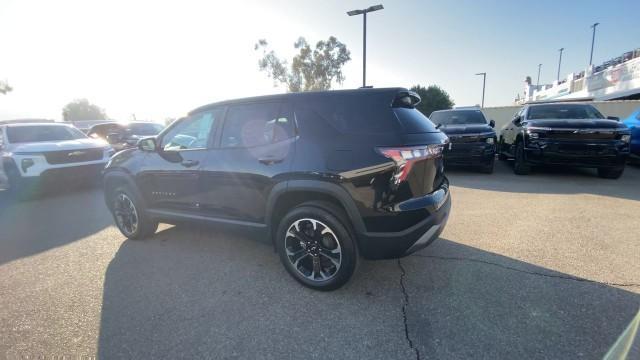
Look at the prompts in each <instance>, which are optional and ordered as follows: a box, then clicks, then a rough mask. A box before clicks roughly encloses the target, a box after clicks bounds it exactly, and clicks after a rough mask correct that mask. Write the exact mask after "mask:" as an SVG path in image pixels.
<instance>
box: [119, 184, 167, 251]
mask: <svg viewBox="0 0 640 360" xmlns="http://www.w3.org/2000/svg"><path fill="white" fill-rule="evenodd" d="M111 212H112V213H113V218H114V220H115V221H116V225H117V226H118V229H119V230H120V232H121V233H122V235H124V236H126V237H127V238H129V239H134V240H137V239H144V238H147V237H150V236H152V235H153V234H155V232H156V230H157V229H158V222H157V221H155V220H153V219H151V218H149V216H147V215H146V213H145V211H144V207H143V206H142V204H141V202H140V201H139V200H138V199H137V198H136V197H135V196H134V195H133V194H132V193H131V192H130V191H129V190H128V189H126V188H124V187H121V188H117V189H115V190H114V191H113V192H112V194H111Z"/></svg>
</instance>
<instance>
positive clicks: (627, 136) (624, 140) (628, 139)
mask: <svg viewBox="0 0 640 360" xmlns="http://www.w3.org/2000/svg"><path fill="white" fill-rule="evenodd" d="M620 140H622V142H625V143H628V142H629V141H631V135H622V136H620Z"/></svg>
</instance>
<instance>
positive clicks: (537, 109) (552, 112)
mask: <svg viewBox="0 0 640 360" xmlns="http://www.w3.org/2000/svg"><path fill="white" fill-rule="evenodd" d="M527 119H530V120H534V119H604V116H602V114H601V113H600V112H599V111H598V110H596V108H594V107H593V106H591V105H581V104H554V105H536V106H531V107H530V108H529V111H528V114H527Z"/></svg>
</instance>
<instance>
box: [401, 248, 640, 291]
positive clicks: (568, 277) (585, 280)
mask: <svg viewBox="0 0 640 360" xmlns="http://www.w3.org/2000/svg"><path fill="white" fill-rule="evenodd" d="M411 256H415V257H421V258H431V259H438V260H452V261H469V262H475V263H480V264H485V265H492V266H496V267H499V268H503V269H507V270H512V271H517V272H521V273H525V274H529V275H536V276H543V277H549V278H555V279H564V280H572V281H578V282H587V283H593V284H600V285H608V286H620V287H640V283H614V282H602V281H597V280H589V279H584V278H579V277H574V276H566V275H553V274H545V273H540V272H535V271H528V270H523V269H518V268H515V267H511V266H508V265H503V264H498V263H494V262H491V261H486V260H480V259H469V258H463V257H453V256H437V255H421V254H413V255H411Z"/></svg>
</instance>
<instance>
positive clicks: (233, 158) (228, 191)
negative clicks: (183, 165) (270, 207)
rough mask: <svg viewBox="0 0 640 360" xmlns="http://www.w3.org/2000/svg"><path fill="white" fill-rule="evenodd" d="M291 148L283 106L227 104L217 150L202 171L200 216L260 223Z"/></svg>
mask: <svg viewBox="0 0 640 360" xmlns="http://www.w3.org/2000/svg"><path fill="white" fill-rule="evenodd" d="M294 144H295V123H294V116H293V111H292V108H291V106H290V105H289V104H285V103H281V102H262V103H249V104H237V105H230V106H229V108H228V110H227V114H226V116H225V119H224V123H223V125H222V126H221V130H220V131H219V136H218V139H217V145H218V146H217V148H216V149H214V150H213V151H212V152H211V153H210V155H209V156H208V157H207V159H206V160H205V163H204V164H203V167H202V184H203V188H204V190H203V191H204V196H203V197H202V199H203V202H202V204H201V207H202V209H203V212H204V213H205V214H206V215H207V216H209V217H213V218H219V219H228V220H237V221H244V222H252V223H264V217H265V209H266V203H267V198H268V196H269V193H270V192H271V190H272V189H273V187H274V186H276V184H277V183H278V182H280V181H282V180H283V179H282V178H283V174H285V173H286V172H288V171H289V169H290V166H291V160H292V156H293V152H294Z"/></svg>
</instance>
